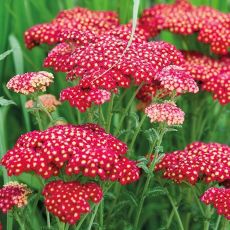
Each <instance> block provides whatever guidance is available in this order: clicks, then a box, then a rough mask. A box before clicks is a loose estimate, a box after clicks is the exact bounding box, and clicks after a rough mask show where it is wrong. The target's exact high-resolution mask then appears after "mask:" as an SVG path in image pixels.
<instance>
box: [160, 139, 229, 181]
mask: <svg viewBox="0 0 230 230" xmlns="http://www.w3.org/2000/svg"><path fill="white" fill-rule="evenodd" d="M156 170H162V171H163V172H164V174H163V175H164V177H165V178H168V179H171V180H173V181H175V182H177V183H181V182H183V181H188V182H189V183H191V184H196V183H197V181H199V180H204V181H205V182H206V183H210V182H212V181H217V182H219V183H221V182H224V181H225V180H227V179H229V178H230V147H229V146H227V145H222V144H218V143H203V142H194V143H192V144H190V145H188V146H187V147H186V148H185V149H184V150H180V151H174V152H172V153H167V154H165V156H164V158H163V159H162V160H161V162H160V163H158V164H157V166H156Z"/></svg>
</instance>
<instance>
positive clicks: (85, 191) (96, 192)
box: [42, 180, 103, 224]
mask: <svg viewBox="0 0 230 230" xmlns="http://www.w3.org/2000/svg"><path fill="white" fill-rule="evenodd" d="M42 194H43V196H44V203H45V206H46V208H47V209H48V211H49V212H51V213H53V214H54V215H55V216H57V217H59V218H60V220H61V221H63V222H65V223H69V224H75V223H76V221H78V220H79V219H80V216H81V214H85V213H88V212H90V205H89V201H92V202H94V203H99V202H100V200H101V199H102V197H103V192H102V189H101V188H100V186H99V185H97V184H96V183H86V184H80V183H79V182H64V181H61V180H57V181H52V182H49V183H48V184H46V186H45V187H44V189H43V192H42Z"/></svg>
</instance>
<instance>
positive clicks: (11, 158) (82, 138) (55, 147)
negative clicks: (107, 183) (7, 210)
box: [1, 124, 139, 184]
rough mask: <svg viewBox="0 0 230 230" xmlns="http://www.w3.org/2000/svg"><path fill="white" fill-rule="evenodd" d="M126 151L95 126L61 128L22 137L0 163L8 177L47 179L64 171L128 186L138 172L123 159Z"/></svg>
mask: <svg viewBox="0 0 230 230" xmlns="http://www.w3.org/2000/svg"><path fill="white" fill-rule="evenodd" d="M126 151H127V146H126V144H124V143H123V142H121V141H119V140H118V139H116V138H115V137H113V136H112V135H111V134H107V133H106V132H105V131H104V129H102V128H100V127H99V126H98V125H94V124H85V125H77V126H75V125H63V126H54V127H51V128H49V129H47V130H45V131H33V132H29V133H26V134H24V135H22V136H21V137H20V138H19V139H18V141H17V143H16V145H15V146H14V148H13V149H12V150H9V151H8V152H7V153H6V154H5V155H4V157H3V158H2V161H1V163H2V165H4V166H5V167H6V169H7V172H8V174H9V175H10V176H11V175H19V174H21V173H23V172H30V171H33V172H35V173H36V174H38V175H41V176H42V177H43V178H49V177H51V176H57V175H58V174H59V172H60V170H61V168H64V169H65V172H66V174H68V175H73V174H79V173H82V174H83V175H84V176H87V177H96V176H99V177H100V178H101V179H102V180H111V181H119V182H120V183H121V184H128V183H132V182H134V181H136V180H138V178H139V168H138V167H137V166H136V163H135V161H132V160H129V159H127V158H125V157H124V154H125V153H126Z"/></svg>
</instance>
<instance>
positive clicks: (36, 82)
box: [6, 71, 54, 95]
mask: <svg viewBox="0 0 230 230" xmlns="http://www.w3.org/2000/svg"><path fill="white" fill-rule="evenodd" d="M53 78H54V77H53V74H52V73H49V72H46V71H39V72H29V73H24V74H21V75H16V76H14V77H13V78H11V79H10V80H9V82H8V83H7V85H6V86H7V88H8V89H10V90H13V91H14V92H16V93H21V94H25V95H28V94H32V93H34V92H37V91H45V90H46V88H47V87H48V86H49V85H50V84H51V83H52V82H53Z"/></svg>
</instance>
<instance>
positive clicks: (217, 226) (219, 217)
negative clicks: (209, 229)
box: [214, 215, 221, 230]
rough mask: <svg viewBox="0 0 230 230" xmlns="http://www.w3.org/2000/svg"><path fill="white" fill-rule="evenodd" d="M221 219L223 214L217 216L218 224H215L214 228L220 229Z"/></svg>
mask: <svg viewBox="0 0 230 230" xmlns="http://www.w3.org/2000/svg"><path fill="white" fill-rule="evenodd" d="M220 220H221V215H218V218H217V221H216V225H215V228H214V230H218V229H219V225H220Z"/></svg>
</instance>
